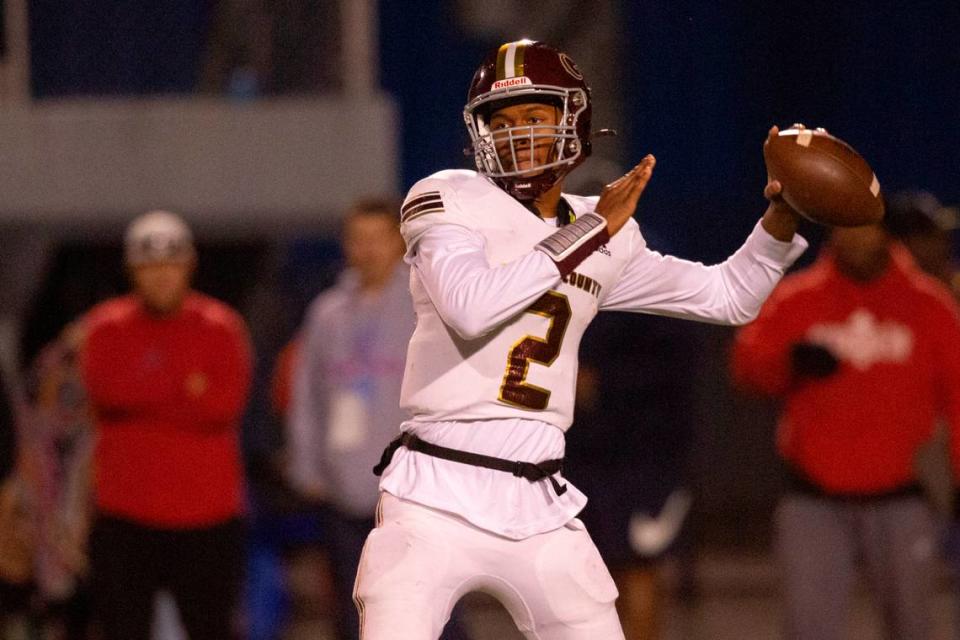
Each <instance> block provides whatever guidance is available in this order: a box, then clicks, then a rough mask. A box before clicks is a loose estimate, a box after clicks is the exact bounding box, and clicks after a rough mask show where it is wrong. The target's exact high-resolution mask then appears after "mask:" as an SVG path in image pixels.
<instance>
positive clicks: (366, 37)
mask: <svg viewBox="0 0 960 640" xmlns="http://www.w3.org/2000/svg"><path fill="white" fill-rule="evenodd" d="M340 26H341V33H340V41H341V43H342V47H341V55H343V65H342V68H343V70H344V77H343V87H344V90H345V92H346V94H347V95H348V96H350V97H353V98H363V97H367V96H370V95H372V94H373V93H375V92H376V91H377V88H378V87H377V83H378V81H379V78H378V77H377V67H378V65H379V62H380V61H379V55H378V53H379V49H380V47H379V42H378V39H377V38H378V29H377V3H376V1H375V0H341V2H340Z"/></svg>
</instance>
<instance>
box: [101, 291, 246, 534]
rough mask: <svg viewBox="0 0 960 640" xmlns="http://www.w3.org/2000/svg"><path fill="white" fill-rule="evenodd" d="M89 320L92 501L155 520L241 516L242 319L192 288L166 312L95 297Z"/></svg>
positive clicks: (187, 523) (193, 521)
mask: <svg viewBox="0 0 960 640" xmlns="http://www.w3.org/2000/svg"><path fill="white" fill-rule="evenodd" d="M86 322H87V338H86V343H85V345H84V349H83V358H82V366H83V374H84V381H85V383H86V386H87V391H88V394H89V397H90V402H91V406H92V409H93V412H94V418H95V421H96V431H97V445H96V452H95V459H94V464H95V489H96V503H97V507H98V508H99V510H100V511H101V512H104V513H107V514H109V515H113V516H118V517H122V518H126V519H129V520H133V521H135V522H138V523H141V524H144V525H147V526H156V527H162V528H190V527H203V526H209V525H213V524H217V523H220V522H223V521H225V520H228V519H230V518H232V517H234V516H236V515H238V514H239V513H240V511H241V507H242V471H241V462H240V453H239V437H238V425H239V420H240V416H241V413H242V412H243V409H244V406H245V404H246V401H247V392H248V389H249V386H250V375H251V353H250V346H249V340H248V337H247V331H246V327H245V325H244V323H243V320H242V319H241V318H240V317H239V316H238V315H237V314H236V313H235V312H234V311H232V310H231V309H230V308H229V307H227V306H226V305H224V304H222V303H220V302H218V301H216V300H214V299H212V298H208V297H206V296H203V295H201V294H199V293H191V294H189V295H188V297H187V299H186V300H185V301H184V304H183V307H182V309H181V310H180V311H179V312H177V313H176V314H175V315H174V316H172V317H169V318H162V319H161V318H155V317H152V316H150V315H149V314H147V313H146V311H145V310H144V309H143V307H142V306H141V304H140V303H139V301H138V300H137V298H135V297H134V296H125V297H121V298H115V299H113V300H108V301H107V302H104V303H102V304H100V305H98V306H97V307H95V308H94V309H93V310H92V311H91V312H90V313H89V314H88V316H87V319H86Z"/></svg>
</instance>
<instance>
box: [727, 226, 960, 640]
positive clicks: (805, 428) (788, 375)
mask: <svg viewBox="0 0 960 640" xmlns="http://www.w3.org/2000/svg"><path fill="white" fill-rule="evenodd" d="M958 345H960V319H958V315H957V310H956V307H955V305H954V304H953V301H952V300H951V298H950V294H949V292H948V291H947V290H946V289H945V288H944V287H943V286H942V285H941V284H940V283H938V282H936V281H935V280H934V279H933V278H931V277H929V276H927V275H925V274H923V273H922V272H921V271H920V270H919V269H918V268H917V267H916V265H915V264H914V262H913V260H912V259H911V257H910V256H909V254H908V252H907V251H906V250H905V249H904V248H903V247H902V246H901V245H899V244H897V243H894V242H892V241H891V240H890V238H889V236H888V234H887V231H886V230H885V229H884V228H883V227H881V226H869V227H856V228H844V229H839V228H838V229H835V230H834V231H833V232H832V234H831V237H830V241H829V246H828V249H827V250H826V251H825V252H824V254H823V255H822V256H821V257H820V258H819V259H818V261H817V262H816V263H815V264H814V265H813V266H812V267H811V268H810V269H807V270H806V271H805V272H802V273H799V274H797V275H794V276H792V277H789V278H787V279H785V280H784V281H783V282H782V284H781V285H780V287H779V288H778V289H777V290H776V291H774V293H773V295H772V296H771V298H770V300H769V301H768V302H767V304H766V306H765V307H764V308H763V310H762V312H761V314H760V317H759V318H758V320H757V321H756V322H755V323H754V324H752V325H750V326H748V327H746V328H745V329H743V330H742V331H741V333H740V334H739V336H738V338H737V341H736V344H735V347H734V352H733V372H734V375H735V378H736V379H737V381H738V382H739V383H740V384H742V385H743V386H746V387H750V388H753V389H755V390H759V391H761V392H765V393H767V394H771V395H774V396H779V397H781V398H782V399H783V401H784V408H783V414H782V417H781V420H780V426H779V433H778V447H779V451H780V455H781V456H782V458H783V459H784V461H785V463H786V466H787V471H788V477H789V480H790V487H789V490H788V491H787V493H786V494H785V495H784V497H783V499H782V500H781V503H780V505H779V507H778V510H777V514H776V532H777V546H778V552H779V553H780V555H781V560H782V562H783V569H784V585H785V596H786V613H787V625H788V629H787V637H788V638H791V639H800V640H805V639H808V638H809V639H816V640H830V639H832V638H841V637H846V636H845V626H846V624H845V623H846V619H847V618H846V612H847V605H848V603H849V597H850V594H851V591H852V587H853V585H854V582H855V563H856V562H857V561H858V559H860V558H862V559H863V561H864V563H865V566H866V569H867V577H868V579H869V580H870V582H871V584H872V587H873V589H874V592H875V593H876V596H877V597H878V599H879V601H880V605H881V606H880V609H881V611H882V613H883V619H884V623H885V625H886V627H887V634H888V636H889V637H892V638H898V639H900V640H911V639H914V638H916V639H920V638H923V639H928V638H929V637H930V633H931V624H930V615H929V610H928V609H929V602H930V596H931V592H932V590H933V588H934V582H933V578H934V575H935V572H934V569H935V563H936V549H937V545H936V539H935V527H934V521H933V515H932V511H931V509H930V507H929V505H928V504H927V502H926V501H925V500H924V498H923V496H922V494H921V491H920V489H919V486H918V484H917V479H916V476H915V473H914V457H915V454H916V452H917V450H918V448H919V447H920V446H921V445H922V444H923V443H925V442H927V440H929V438H930V435H931V433H932V431H933V428H934V425H935V423H936V421H937V419H938V417H943V418H945V419H946V420H947V422H948V424H949V426H950V428H951V431H952V433H953V434H955V435H954V437H952V438H951V440H952V445H951V448H952V451H951V458H952V461H953V469H954V477H955V478H958V477H960V473H958V472H960V438H958V437H956V434H960V348H958Z"/></svg>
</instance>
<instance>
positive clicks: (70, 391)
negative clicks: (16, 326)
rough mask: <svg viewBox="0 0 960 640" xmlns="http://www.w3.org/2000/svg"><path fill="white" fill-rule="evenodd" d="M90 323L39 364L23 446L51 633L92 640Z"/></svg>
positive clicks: (54, 345)
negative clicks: (85, 356) (85, 348)
mask: <svg viewBox="0 0 960 640" xmlns="http://www.w3.org/2000/svg"><path fill="white" fill-rule="evenodd" d="M83 331H84V328H83V323H82V321H78V322H74V323H71V324H70V325H68V326H67V327H66V328H65V329H64V330H63V331H62V333H61V334H60V336H59V337H58V338H57V339H55V340H54V341H52V342H51V343H50V344H48V345H47V346H46V347H44V349H43V350H42V351H41V352H40V354H39V355H38V357H37V358H36V360H35V361H34V363H33V365H32V367H31V369H30V371H29V375H28V376H27V384H26V391H27V400H28V403H27V407H26V410H25V411H24V414H25V416H24V427H25V428H24V429H23V430H22V433H21V435H22V439H23V441H22V442H21V443H20V452H21V468H22V473H23V476H24V480H25V482H26V485H27V486H28V487H29V490H28V493H29V496H30V505H31V517H32V518H33V520H34V523H35V526H36V531H37V536H36V539H35V543H36V549H35V557H34V567H35V574H36V583H37V592H38V595H39V596H40V599H41V600H42V602H43V610H44V615H43V618H44V627H45V628H46V629H47V632H48V633H53V634H55V637H57V638H64V639H78V640H79V639H82V638H86V637H87V627H88V623H89V614H90V611H89V594H88V589H87V584H86V577H87V564H88V559H87V533H88V530H89V525H90V516H91V508H92V495H91V486H90V484H91V461H92V456H93V425H92V424H91V421H90V413H89V407H88V404H87V399H86V393H85V392H84V389H83V383H82V380H81V375H80V363H79V351H80V347H81V344H82V341H83Z"/></svg>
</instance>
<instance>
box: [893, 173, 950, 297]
mask: <svg viewBox="0 0 960 640" xmlns="http://www.w3.org/2000/svg"><path fill="white" fill-rule="evenodd" d="M884 224H885V225H886V227H887V229H888V230H889V231H890V234H891V235H892V236H893V237H894V238H896V239H897V240H899V241H900V242H902V243H903V244H904V245H905V246H906V247H907V249H909V250H910V254H911V255H912V256H913V259H914V260H916V262H917V266H918V267H920V268H921V269H923V270H924V271H926V272H927V273H929V274H930V275H932V276H933V277H934V278H936V279H937V280H940V281H941V282H943V283H944V284H946V285H947V286H948V287H950V288H951V289H952V291H953V293H954V295H955V296H957V297H960V280H958V278H957V274H958V273H960V270H958V268H957V265H956V264H955V263H954V260H953V232H954V231H956V230H957V229H958V228H960V212H958V211H957V210H956V209H955V208H953V207H945V206H943V205H942V204H940V201H939V200H938V199H937V197H936V196H934V195H933V194H932V193H928V192H926V191H904V192H901V193H896V194H894V195H893V196H892V197H891V198H890V200H889V202H888V203H887V214H886V218H885V219H884Z"/></svg>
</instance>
